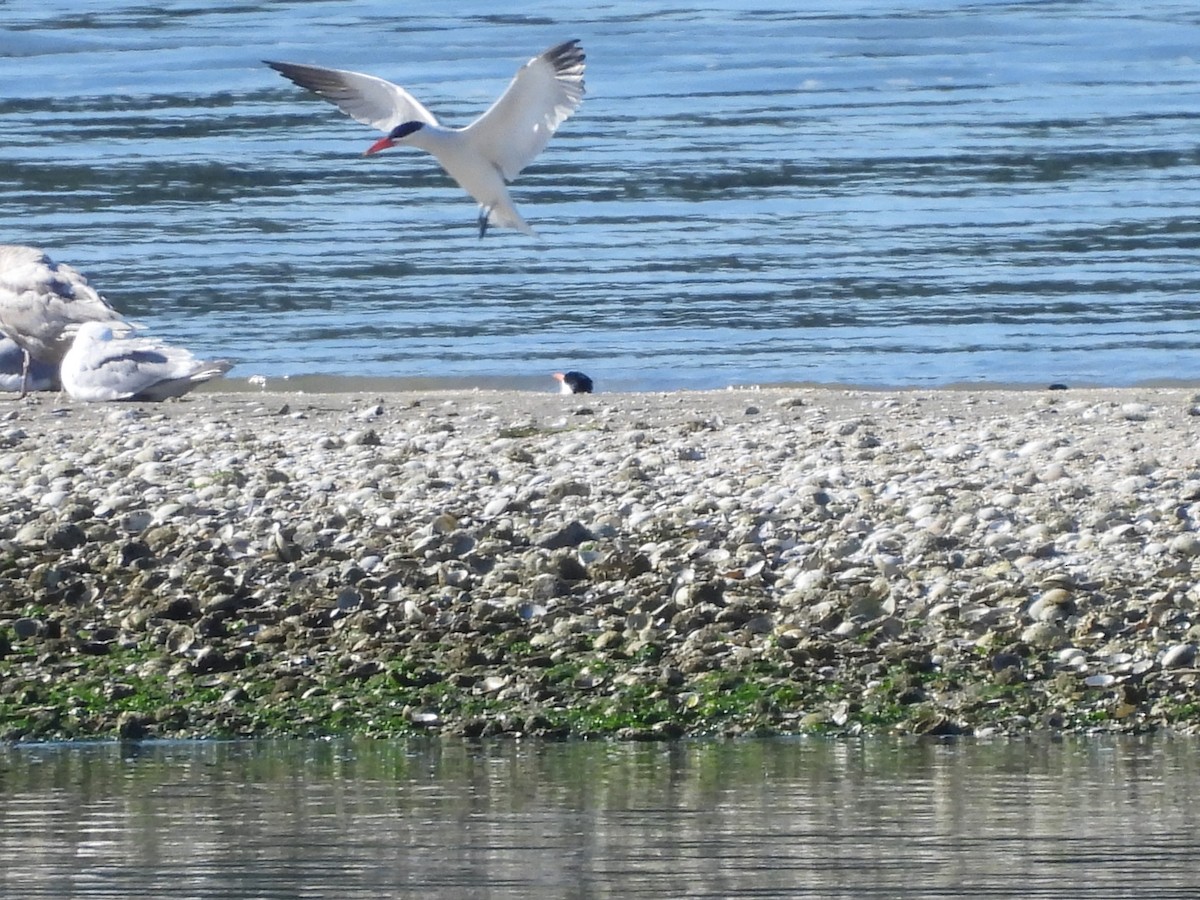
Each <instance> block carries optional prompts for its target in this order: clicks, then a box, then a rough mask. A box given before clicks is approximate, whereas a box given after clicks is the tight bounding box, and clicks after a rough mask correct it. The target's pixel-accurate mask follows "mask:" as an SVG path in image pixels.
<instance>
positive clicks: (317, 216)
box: [0, 0, 1200, 389]
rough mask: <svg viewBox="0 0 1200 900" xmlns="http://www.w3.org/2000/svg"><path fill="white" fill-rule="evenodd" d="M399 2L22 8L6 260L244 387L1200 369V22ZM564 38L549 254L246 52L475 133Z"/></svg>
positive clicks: (952, 8) (915, 379)
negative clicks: (482, 223) (415, 104)
mask: <svg viewBox="0 0 1200 900" xmlns="http://www.w3.org/2000/svg"><path fill="white" fill-rule="evenodd" d="M403 6H404V5H400V4H396V3H393V2H390V0H386V2H385V0H368V2H320V0H318V2H295V0H293V2H269V3H254V4H248V3H244V2H213V3H205V4H195V3H190V2H169V3H163V4H156V5H154V6H150V5H145V4H130V3H122V2H103V3H101V2H86V0H85V2H71V3H59V2H36V3H35V2H33V0H10V2H7V3H5V4H4V5H3V17H2V18H0V85H3V89H2V95H0V125H2V127H3V134H4V140H3V142H2V143H0V218H2V220H3V221H4V223H5V228H4V229H3V232H2V233H0V240H4V241H9V242H23V243H35V244H39V245H43V246H46V247H48V248H49V249H50V250H51V251H52V253H53V254H54V255H55V256H56V257H57V258H60V259H62V260H64V261H68V262H71V263H72V264H75V265H77V266H78V267H80V268H82V269H83V270H84V271H86V272H87V273H89V274H90V275H91V277H92V279H93V281H94V282H95V283H96V284H98V285H99V286H100V287H101V289H102V290H103V291H104V292H105V293H106V294H107V295H108V296H109V297H110V299H112V300H113V301H114V302H115V303H116V304H117V305H118V306H120V307H122V308H124V309H125V310H126V311H128V312H129V313H130V314H131V315H132V316H133V317H135V318H137V319H138V320H140V321H142V322H144V323H146V324H147V325H149V326H150V327H152V328H153V329H154V330H155V331H156V332H157V333H159V334H162V335H164V336H166V337H168V338H170V339H172V340H178V341H180V342H183V343H186V344H187V345H189V346H191V347H192V348H193V349H195V350H196V351H198V352H200V353H202V354H205V355H224V356H232V357H235V358H237V359H238V360H239V363H240V365H239V367H238V368H237V369H235V370H234V372H233V373H232V374H233V375H242V376H247V375H251V374H256V373H263V374H266V375H269V376H280V375H298V374H327V375H372V376H385V377H396V378H411V377H419V376H445V377H457V378H466V379H468V380H470V381H474V382H475V383H480V384H487V383H492V382H495V381H499V382H503V383H516V384H519V385H523V384H528V385H529V386H537V387H545V388H547V389H549V388H552V387H553V382H551V381H550V380H549V379H548V378H547V377H546V373H548V372H550V371H552V370H554V369H556V368H560V367H567V366H569V367H576V368H582V369H584V370H585V371H587V372H589V374H591V375H592V376H593V377H594V378H595V379H596V380H597V382H598V384H599V386H600V387H601V388H602V389H605V388H607V389H630V388H673V387H718V386H723V385H725V384H731V383H737V384H745V383H764V382H780V381H817V382H853V383H863V384H888V385H905V384H922V385H928V384H941V383H947V382H963V381H966V382H974V381H987V382H1030V383H1044V382H1047V381H1066V382H1069V383H1085V382H1087V383H1100V384H1127V383H1132V382H1136V381H1143V380H1148V379H1159V378H1178V379H1185V380H1196V379H1200V353H1198V352H1197V351H1198V350H1200V327H1198V325H1200V323H1198V322H1197V319H1198V318H1200V304H1198V302H1197V295H1198V290H1197V289H1198V288H1200V274H1198V272H1197V265H1196V263H1197V249H1198V248H1200V212H1198V210H1200V177H1198V176H1200V139H1198V137H1197V135H1198V133H1200V132H1198V131H1197V127H1196V126H1197V124H1198V120H1200V8H1197V7H1196V5H1195V4H1194V3H1185V2H1172V0H1150V2H1147V3H1142V4H1129V3H1125V2H1082V3H1080V2H1061V3H1059V2H1037V3H1003V2H997V3H967V2H962V3H912V2H908V3H905V2H901V3H873V2H849V3H844V2H842V3H832V2H828V0H826V2H819V3H802V4H794V3H792V4H782V3H779V4H775V5H771V4H770V3H769V2H768V3H749V2H733V0H709V2H705V3H703V4H701V5H700V6H699V8H695V7H693V6H691V5H679V4H670V3H667V2H664V0H649V2H641V0H638V2H633V0H616V2H606V3H599V2H582V3H578V4H571V5H563V4H561V3H555V4H549V3H528V4H522V5H521V6H520V9H521V10H522V12H521V13H520V14H507V13H503V12H497V9H502V8H503V7H497V5H496V4H494V3H483V2H475V0H466V2H461V3H456V4H453V5H451V6H447V7H444V10H443V11H441V12H438V13H436V14H431V13H427V12H423V13H406V12H404V11H403ZM429 8H433V7H429ZM570 37H578V38H580V39H581V40H582V41H583V44H584V47H585V49H586V51H587V53H588V73H587V83H588V97H587V100H586V102H585V104H584V106H583V107H582V109H581V110H580V112H579V113H578V114H577V115H576V116H575V117H574V118H572V119H571V120H569V121H568V122H567V123H566V124H565V125H564V126H563V128H562V129H561V131H560V132H559V134H558V135H557V136H556V137H555V138H554V140H552V141H551V143H550V145H549V147H548V149H547V151H546V152H545V153H544V154H543V156H542V157H540V158H539V160H538V161H537V162H535V163H534V165H532V166H531V167H530V168H529V169H527V170H526V172H525V173H523V174H522V176H521V177H520V178H519V179H518V180H517V182H516V183H515V185H514V187H513V195H514V198H515V200H516V203H517V205H518V208H520V209H521V210H522V212H523V213H524V214H525V216H526V218H528V219H529V220H530V222H531V223H532V224H533V225H534V227H535V228H537V229H538V230H539V232H540V235H541V239H540V240H536V239H530V238H528V237H526V236H524V235H521V234H517V233H515V232H492V233H489V234H488V236H487V237H486V238H485V239H483V240H479V239H477V237H476V229H475V215H476V212H475V207H474V204H473V201H471V200H470V198H469V197H467V196H466V195H465V194H464V193H463V192H462V191H461V190H459V189H458V188H457V187H456V186H455V185H454V184H453V183H452V182H450V180H449V179H448V178H447V177H446V176H445V175H444V174H443V173H442V172H441V170H440V169H439V168H438V167H437V165H436V163H434V162H433V160H432V159H430V158H428V157H426V156H424V155H422V154H420V153H418V152H417V151H411V150H393V151H390V152H388V153H384V154H380V155H379V156H375V157H371V158H363V157H362V155H361V153H362V150H363V149H365V148H366V146H367V145H368V144H369V143H370V142H371V141H373V140H374V138H375V136H376V135H375V133H374V132H372V131H371V130H370V129H369V128H365V127H364V126H361V125H359V124H357V123H355V122H353V121H352V120H350V119H348V118H346V117H345V116H343V115H342V114H341V113H339V112H338V111H337V110H336V109H335V108H333V107H332V106H329V105H328V104H326V103H324V102H323V101H320V100H318V99H313V98H311V97H309V96H308V95H306V94H305V93H304V92H303V91H300V90H299V89H298V88H296V87H294V86H293V85H291V84H289V83H288V82H286V81H284V80H283V79H281V78H280V77H279V76H278V75H276V74H275V73H274V72H272V71H270V70H269V69H267V68H266V67H264V66H262V65H261V63H260V62H259V61H260V60H261V59H263V58H269V59H280V58H281V59H285V60H293V61H301V62H314V63H318V64H323V65H329V66H336V67H341V68H350V69H358V70H360V71H368V72H372V73H375V74H378V75H382V76H384V77H388V78H390V79H391V80H394V81H396V82H398V83H401V84H404V85H405V86H407V87H408V88H409V89H411V90H412V91H413V92H414V93H415V94H416V95H417V96H418V97H420V98H421V99H422V100H423V101H424V102H425V103H426V104H427V105H429V106H430V107H431V108H432V109H433V110H434V111H435V112H436V113H437V114H438V115H439V116H441V117H442V119H443V120H444V121H447V122H449V123H451V124H465V123H466V122H468V121H470V120H471V119H472V118H473V117H474V116H475V115H477V114H478V113H479V112H481V111H482V110H483V109H484V108H486V106H487V105H488V104H489V103H490V102H491V100H492V99H493V98H494V97H495V96H496V95H497V94H498V93H499V92H500V91H501V90H502V89H503V87H504V85H505V84H506V83H507V81H508V79H509V78H510V77H511V75H512V73H513V71H514V70H515V68H516V67H517V65H519V64H520V63H521V62H523V61H524V60H525V59H526V58H528V57H529V56H531V55H533V54H534V53H535V52H537V51H540V50H541V49H543V48H544V47H546V46H549V45H550V44H552V43H555V42H557V41H560V40H563V39H566V38H570Z"/></svg>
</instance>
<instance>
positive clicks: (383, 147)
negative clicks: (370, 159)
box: [363, 137, 396, 156]
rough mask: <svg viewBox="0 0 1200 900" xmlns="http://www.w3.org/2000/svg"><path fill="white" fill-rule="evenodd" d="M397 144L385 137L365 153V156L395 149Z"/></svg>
mask: <svg viewBox="0 0 1200 900" xmlns="http://www.w3.org/2000/svg"><path fill="white" fill-rule="evenodd" d="M395 146H396V142H395V141H393V140H392V139H391V138H390V137H383V138H380V139H379V140H377V141H376V142H375V143H373V144H372V145H371V146H370V147H368V148H367V149H366V150H365V151H364V152H363V156H370V155H371V154H372V153H378V152H379V151H380V150H386V149H387V148H388V147H395Z"/></svg>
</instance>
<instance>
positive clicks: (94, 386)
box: [61, 322, 233, 400]
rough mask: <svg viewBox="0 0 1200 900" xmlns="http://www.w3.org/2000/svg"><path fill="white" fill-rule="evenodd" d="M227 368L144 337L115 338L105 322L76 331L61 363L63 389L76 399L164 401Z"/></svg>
mask: <svg viewBox="0 0 1200 900" xmlns="http://www.w3.org/2000/svg"><path fill="white" fill-rule="evenodd" d="M231 368H233V363H231V362H230V361H229V360H224V359H219V360H214V361H211V362H206V361H204V360H200V359H197V358H196V357H195V356H193V355H192V353H191V352H190V351H188V350H185V349H183V348H182V347H172V346H170V345H168V344H164V343H163V342H162V341H159V340H156V339H154V338H147V337H120V336H117V335H115V334H114V333H113V330H112V328H110V327H109V325H108V324H107V323H105V322H85V323H84V324H82V325H80V326H79V330H78V332H77V333H76V335H75V343H73V344H72V345H71V349H70V350H68V351H67V355H66V356H64V357H63V361H62V370H61V376H62V385H63V389H64V390H65V391H66V392H67V393H68V394H69V395H70V396H71V397H73V398H74V399H76V400H166V399H167V398H168V397H181V396H183V395H184V394H186V393H187V392H188V391H190V390H192V388H195V387H198V386H199V385H201V384H203V383H204V382H206V381H211V380H212V379H213V378H216V377H218V376H220V375H224V374H225V373H226V372H228V371H229V370H230V369H231Z"/></svg>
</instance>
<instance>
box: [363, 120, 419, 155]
mask: <svg viewBox="0 0 1200 900" xmlns="http://www.w3.org/2000/svg"><path fill="white" fill-rule="evenodd" d="M424 127H425V123H424V122H401V123H400V124H399V125H397V126H396V127H395V128H393V129H392V130H391V131H389V132H388V133H387V137H381V138H380V139H379V140H377V141H376V142H375V143H373V144H372V145H371V146H370V147H368V148H367V150H366V152H365V153H364V154H363V156H370V155H371V154H372V153H378V152H379V151H380V150H386V149H387V148H388V147H395V146H396V145H397V144H402V143H404V142H405V140H404V139H405V138H406V137H408V136H409V135H410V134H412V133H413V132H415V131H420V130H421V129H422V128H424Z"/></svg>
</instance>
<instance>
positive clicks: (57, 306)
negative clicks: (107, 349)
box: [0, 244, 128, 393]
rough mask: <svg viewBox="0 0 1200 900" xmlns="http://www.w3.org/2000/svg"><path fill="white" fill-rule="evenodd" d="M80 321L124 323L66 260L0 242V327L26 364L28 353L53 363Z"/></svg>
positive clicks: (64, 350)
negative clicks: (22, 355)
mask: <svg viewBox="0 0 1200 900" xmlns="http://www.w3.org/2000/svg"><path fill="white" fill-rule="evenodd" d="M83 322H109V323H112V324H113V326H114V327H116V328H118V330H119V329H120V327H121V326H123V325H124V324H125V323H124V322H123V321H122V319H121V316H120V314H119V313H118V312H117V311H116V310H115V309H113V308H112V307H111V306H109V305H108V301H107V300H105V299H104V298H103V297H101V296H100V295H99V294H98V293H97V292H96V289H95V288H93V287H92V286H91V285H89V284H88V282H87V279H86V278H84V277H83V276H82V275H80V274H79V273H78V272H77V271H75V270H74V269H72V268H71V267H70V266H66V265H60V264H58V263H56V262H54V261H53V260H52V259H50V257H48V256H47V255H46V254H45V253H43V252H42V251H41V250H39V249H38V248H36V247H25V246H22V245H20V244H0V331H3V332H4V333H5V334H7V335H8V336H9V337H10V338H12V339H13V342H14V343H16V345H17V346H18V347H20V348H21V349H22V350H23V351H24V352H25V354H26V364H27V365H28V363H29V361H30V359H31V358H32V359H33V360H38V361H40V362H44V363H47V364H49V365H50V366H52V367H57V366H58V364H59V362H60V361H61V360H62V358H63V356H64V355H65V354H66V352H67V350H68V348H69V347H70V346H71V340H72V338H73V337H74V336H75V331H76V329H78V327H79V325H80V324H81V323H83ZM125 327H128V326H125ZM22 393H24V391H22Z"/></svg>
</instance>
